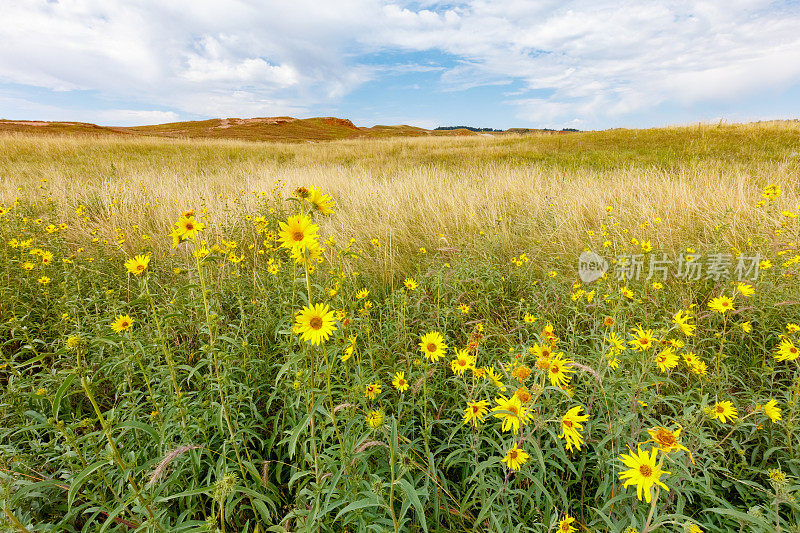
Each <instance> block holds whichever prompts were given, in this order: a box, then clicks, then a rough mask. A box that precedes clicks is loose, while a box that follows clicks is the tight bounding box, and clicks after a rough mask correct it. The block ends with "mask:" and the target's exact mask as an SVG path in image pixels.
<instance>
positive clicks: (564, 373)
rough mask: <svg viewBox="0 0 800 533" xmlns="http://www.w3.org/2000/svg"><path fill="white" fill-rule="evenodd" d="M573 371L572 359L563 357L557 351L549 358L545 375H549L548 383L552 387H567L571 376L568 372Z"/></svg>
mask: <svg viewBox="0 0 800 533" xmlns="http://www.w3.org/2000/svg"><path fill="white" fill-rule="evenodd" d="M572 372H575V370H574V369H573V368H572V361H570V360H569V359H564V358H563V357H562V354H561V353H560V352H559V353H557V354H554V355H553V357H551V358H550V368H549V371H548V373H547V375H548V376H549V377H550V384H551V385H552V386H553V387H559V388H562V389H563V388H566V387H569V380H570V379H571V378H572V376H570V375H569V374H570V373H572Z"/></svg>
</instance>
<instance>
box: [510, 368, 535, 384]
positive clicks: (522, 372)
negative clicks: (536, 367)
mask: <svg viewBox="0 0 800 533" xmlns="http://www.w3.org/2000/svg"><path fill="white" fill-rule="evenodd" d="M513 375H514V377H515V378H517V379H518V380H520V381H525V380H526V379H528V378H529V377H530V376H531V369H530V368H529V367H528V365H519V366H518V367H517V368H515V369H514V372H513Z"/></svg>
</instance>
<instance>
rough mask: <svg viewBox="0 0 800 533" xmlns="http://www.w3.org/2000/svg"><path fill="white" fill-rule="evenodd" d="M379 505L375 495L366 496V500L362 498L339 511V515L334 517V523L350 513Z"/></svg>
mask: <svg viewBox="0 0 800 533" xmlns="http://www.w3.org/2000/svg"><path fill="white" fill-rule="evenodd" d="M380 505H381V503H380V502H379V501H378V499H377V497H376V496H375V495H370V496H367V497H366V498H362V499H360V500H358V501H355V502H353V503H351V504H350V505H348V506H347V507H345V508H344V509H342V510H341V511H339V514H337V515H336V518H334V521H335V520H338V519H339V517H340V516H342V515H343V514H345V513H348V512H350V511H355V510H356V509H363V508H365V507H379V506H380Z"/></svg>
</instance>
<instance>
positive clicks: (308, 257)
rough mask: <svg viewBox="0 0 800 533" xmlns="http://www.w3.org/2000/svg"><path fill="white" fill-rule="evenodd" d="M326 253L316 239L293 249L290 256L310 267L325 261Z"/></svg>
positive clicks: (298, 262)
mask: <svg viewBox="0 0 800 533" xmlns="http://www.w3.org/2000/svg"><path fill="white" fill-rule="evenodd" d="M324 251H325V250H324V249H323V248H322V246H320V245H319V242H317V241H316V239H312V240H310V241H308V243H307V244H306V245H305V246H303V247H300V246H295V247H294V248H292V251H291V253H290V255H291V257H292V259H294V262H295V263H297V264H298V265H303V266H305V267H309V265H313V264H314V263H321V262H322V261H323V259H322V253H323V252H324ZM242 257H244V256H242ZM309 271H310V269H309Z"/></svg>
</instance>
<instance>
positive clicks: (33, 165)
mask: <svg viewBox="0 0 800 533" xmlns="http://www.w3.org/2000/svg"><path fill="white" fill-rule="evenodd" d="M799 156H800V123H797V122H774V123H760V124H747V125H725V126H708V125H705V126H691V127H681V128H662V129H653V130H611V131H606V132H586V133H578V134H571V135H548V134H538V135H527V136H513V135H504V136H497V137H484V136H475V137H469V138H463V137H462V138H451V137H436V138H405V139H387V140H369V141H365V140H353V141H335V142H329V143H317V144H264V143H251V142H241V141H217V140H215V141H197V140H195V141H189V140H164V139H155V138H134V139H130V138H116V137H94V138H93V137H68V136H64V137H33V136H18V135H17V136H14V135H12V136H5V137H0V175H1V176H2V177H3V179H2V182H0V202H3V203H5V204H9V203H11V202H13V201H14V199H15V198H16V197H19V198H21V199H27V200H29V201H37V200H38V199H39V198H41V196H42V193H43V192H45V193H46V194H47V195H49V197H51V198H52V199H53V202H52V206H53V209H54V210H55V215H56V216H57V218H58V219H59V221H66V222H68V223H69V222H70V220H71V219H74V218H75V215H74V213H73V211H74V209H75V207H76V206H77V205H78V204H83V205H85V206H86V207H87V208H88V212H87V214H89V215H90V216H91V217H92V219H93V220H92V224H93V226H92V227H98V228H100V230H101V232H104V233H108V232H111V233H113V231H114V230H115V228H129V227H130V226H131V225H132V224H138V225H139V227H140V228H141V229H142V230H143V231H145V232H148V233H151V234H152V235H153V237H154V239H153V241H154V243H162V245H164V244H165V243H167V242H168V240H167V239H166V238H164V236H165V234H167V233H168V232H169V229H170V225H171V223H172V222H173V221H174V220H175V218H176V215H177V214H178V213H179V212H180V211H181V210H183V209H186V208H188V207H193V208H195V209H198V210H199V209H201V208H202V207H207V208H208V213H207V216H208V219H209V220H210V221H211V222H212V223H214V224H215V226H216V227H217V228H224V227H225V226H229V225H231V224H235V223H236V222H237V221H239V222H241V215H242V213H243V212H247V213H251V214H254V215H255V214H257V212H258V209H259V208H263V205H264V204H263V202H264V199H265V198H267V199H268V197H269V192H270V191H271V190H272V189H273V187H274V185H275V183H276V181H279V180H280V181H282V182H285V183H286V185H287V186H288V188H289V189H291V188H293V187H295V186H298V185H305V186H312V185H316V186H320V187H322V188H323V189H324V190H325V191H326V192H328V193H330V194H331V195H333V197H334V198H335V199H336V200H337V202H338V206H337V214H336V216H335V217H333V218H332V219H331V223H330V225H329V231H330V232H331V233H333V234H334V235H337V236H339V237H343V238H349V237H351V236H352V237H355V238H357V239H359V240H364V239H369V238H372V237H377V238H378V239H380V240H381V242H383V243H384V246H383V247H382V250H381V253H382V254H384V256H385V257H384V258H383V259H384V260H385V261H386V262H388V263H394V262H396V261H397V260H399V259H400V258H402V257H404V256H408V255H409V254H410V253H412V252H413V251H415V250H417V249H418V247H419V246H433V247H436V246H439V245H443V246H459V245H461V244H463V243H464V242H467V241H470V240H474V239H475V237H476V236H478V235H479V232H480V231H481V230H488V229H489V228H492V229H491V234H492V242H491V245H490V247H491V248H492V249H493V250H494V252H496V253H500V254H505V253H508V254H513V253H517V252H519V251H523V250H528V251H531V246H530V245H531V244H532V242H536V241H537V240H538V241H542V242H544V243H548V244H549V245H550V246H551V249H553V250H555V251H556V252H567V253H573V252H575V251H580V249H582V247H583V246H584V245H585V244H586V243H587V242H588V241H587V235H586V230H587V229H595V230H597V229H598V227H599V225H600V224H601V222H602V220H603V219H604V217H605V216H606V209H605V207H606V206H608V205H610V206H613V207H614V215H615V216H616V217H617V220H618V221H619V222H620V225H619V230H620V231H622V229H623V228H630V235H631V236H633V235H636V233H637V231H638V230H639V229H641V227H640V225H641V223H642V222H644V221H653V220H654V219H655V218H656V217H660V218H661V219H662V220H663V223H662V224H661V225H660V228H659V231H658V233H657V237H656V234H655V233H654V234H653V235H654V237H655V238H657V239H658V240H659V242H658V243H656V242H655V241H654V242H653V244H654V245H656V244H657V245H658V246H659V247H660V248H662V249H670V248H672V249H675V248H679V247H681V246H685V245H686V244H687V243H703V242H710V241H711V240H713V239H714V233H715V227H716V226H717V225H718V224H720V215H722V214H724V213H726V212H728V217H727V218H726V219H725V221H726V222H727V223H728V224H729V226H728V227H726V228H725V229H724V241H725V242H727V243H729V244H732V245H734V244H736V243H742V242H744V241H746V240H747V239H748V238H750V236H751V234H752V229H753V227H754V225H756V224H757V223H758V220H759V219H761V218H762V217H763V211H761V210H758V209H756V208H755V202H756V199H757V198H758V197H759V195H760V192H761V190H762V189H763V188H764V187H765V186H766V185H768V184H771V183H777V184H779V185H781V187H782V188H783V191H784V195H783V197H782V198H781V200H780V203H779V207H781V208H782V209H783V208H792V209H795V207H796V205H797V204H799V203H800V179H799V178H798V170H799V169H800V164H799V163H800V157H799ZM42 179H44V180H47V181H46V182H42V181H40V180H42ZM39 187H43V188H41V189H40V188H39ZM18 188H19V189H18ZM260 191H266V192H267V196H266V197H263V196H259V195H258V193H259V192H260ZM288 192H289V191H288V190H286V191H284V193H285V194H288ZM39 207H42V204H41V202H39ZM775 216H776V217H780V211H778V212H777V213H775ZM641 233H642V235H641V236H642V237H647V235H646V231H645V230H644V229H643V230H642V232H641ZM553 243H555V244H553ZM127 245H129V246H131V247H132V249H135V248H136V246H137V244H136V243H135V242H128V243H127ZM397 254H399V256H398V255H397Z"/></svg>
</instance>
